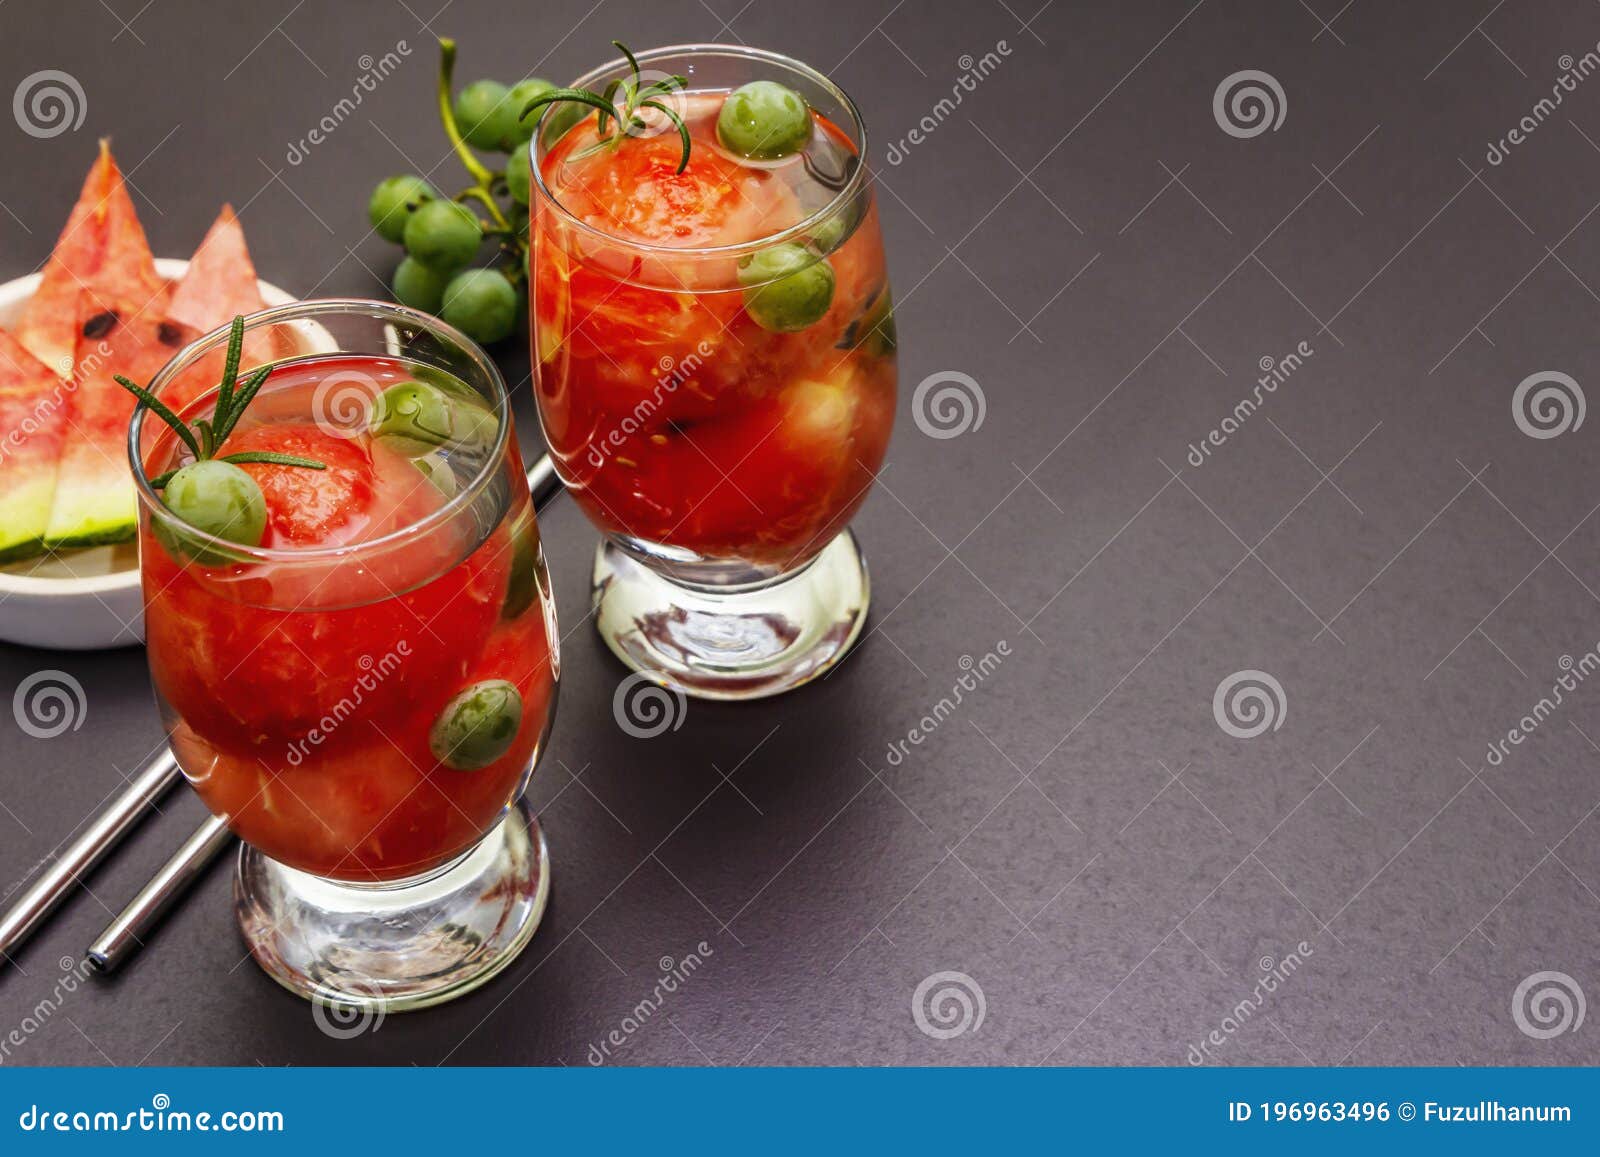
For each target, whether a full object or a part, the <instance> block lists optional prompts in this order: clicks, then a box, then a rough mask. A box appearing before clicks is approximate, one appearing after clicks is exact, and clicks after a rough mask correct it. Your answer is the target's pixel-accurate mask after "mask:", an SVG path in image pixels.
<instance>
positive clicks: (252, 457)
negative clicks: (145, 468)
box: [114, 317, 328, 490]
mask: <svg viewBox="0 0 1600 1157" xmlns="http://www.w3.org/2000/svg"><path fill="white" fill-rule="evenodd" d="M243 353H244V318H243V317H236V318H234V319H233V328H232V329H231V330H230V331H229V333H228V354H227V358H226V360H225V361H224V362H223V367H222V383H221V385H220V386H218V388H217V405H216V409H215V410H214V411H213V412H212V415H211V417H210V418H200V419H198V420H197V421H196V422H195V423H194V424H193V425H192V426H191V425H189V424H188V423H186V422H184V420H183V419H182V418H180V417H178V415H177V414H175V413H173V412H172V410H171V408H170V407H168V406H167V404H166V403H165V402H163V401H162V400H161V399H160V398H158V397H156V396H155V395H154V394H152V393H151V392H150V391H149V390H148V389H146V388H145V387H144V386H141V385H140V384H139V383H138V382H135V381H132V380H130V379H128V378H125V377H123V376H122V375H121V374H116V375H114V376H115V378H116V381H117V384H118V385H119V386H121V387H122V388H123V389H125V390H127V391H128V392H129V393H130V394H132V395H133V396H134V397H136V398H138V399H139V402H140V404H141V405H143V406H146V407H148V408H149V409H150V410H152V411H154V413H155V415H156V417H158V418H160V419H161V420H162V421H163V422H165V423H166V424H167V425H168V426H170V427H171V428H172V432H173V433H174V434H176V435H177V436H178V438H179V439H180V440H181V441H182V442H183V444H184V445H185V446H187V447H188V448H189V452H190V453H191V454H193V455H194V457H195V461H197V462H204V461H206V460H207V459H213V458H214V459H216V460H217V461H219V462H233V463H250V462H260V463H266V464H269V465H273V466H303V467H305V468H306V469H307V470H326V469H327V468H328V464H327V463H326V462H318V461H317V460H316V459H315V458H302V457H300V456H299V455H297V454H279V453H277V452H276V451H273V450H241V451H240V452H238V453H237V454H222V455H218V454H217V450H218V449H220V448H221V446H222V444H223V442H224V441H226V440H227V437H228V435H229V434H231V433H233V428H234V427H235V426H236V425H238V424H239V419H240V418H241V417H243V416H244V411H245V407H246V406H248V405H249V404H250V403H251V402H252V401H253V400H254V399H255V396H256V393H257V392H258V391H259V390H260V389H261V386H262V383H264V382H265V381H266V380H267V375H269V374H270V373H272V367H271V366H262V367H261V368H260V369H258V370H256V371H255V373H253V374H251V375H250V376H249V377H248V378H247V379H245V382H244V384H243V385H240V384H239V359H240V358H241V357H242V356H243ZM177 472H178V471H177V470H168V471H167V472H166V473H164V474H158V475H156V477H154V478H152V479H150V487H151V489H153V490H160V489H161V488H162V487H164V486H165V485H166V484H167V483H168V482H170V481H172V476H173V475H174V474H176V473H177Z"/></svg>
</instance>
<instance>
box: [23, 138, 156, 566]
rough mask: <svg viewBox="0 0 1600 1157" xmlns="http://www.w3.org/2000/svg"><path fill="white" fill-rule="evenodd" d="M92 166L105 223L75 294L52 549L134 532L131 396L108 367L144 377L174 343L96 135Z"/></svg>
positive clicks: (128, 206)
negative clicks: (99, 179)
mask: <svg viewBox="0 0 1600 1157" xmlns="http://www.w3.org/2000/svg"><path fill="white" fill-rule="evenodd" d="M96 169H103V170H105V171H106V175H105V177H104V181H103V193H102V195H101V197H100V200H99V201H98V202H97V203H96V204H95V205H94V206H93V208H92V209H91V210H90V214H89V218H88V220H89V221H91V222H93V223H96V224H98V225H99V227H101V228H103V230H104V236H103V248H102V250H101V253H100V261H99V265H98V267H97V268H96V269H95V270H94V271H93V273H92V275H91V276H89V277H88V278H86V279H84V280H83V282H82V283H81V284H80V286H79V292H78V296H77V311H76V315H75V319H76V321H75V330H76V333H75V346H74V348H75V353H74V367H75V368H74V373H73V383H72V406H71V408H70V411H69V413H68V414H67V435H66V444H65V446H64V447H63V449H62V453H61V458H60V462H59V464H58V467H57V472H56V488H55V497H54V500H53V502H52V505H51V510H50V521H49V523H48V525H47V526H46V527H45V532H44V544H45V546H46V547H49V548H52V549H54V548H58V547H73V546H92V545H95V544H96V543H103V542H121V541H124V540H126V539H129V538H132V537H133V531H134V525H135V521H136V514H137V507H136V503H135V497H134V489H133V479H132V477H131V476H130V474H129V472H128V458H127V449H126V446H125V440H126V438H127V432H128V421H129V419H130V418H131V417H132V415H133V407H134V400H133V397H132V396H131V395H129V394H128V393H127V392H126V391H125V390H123V388H122V387H121V386H119V385H117V383H116V381H115V380H114V378H113V375H114V374H119V373H120V374H124V375H126V376H128V377H130V378H132V379H133V380H134V381H138V382H147V381H149V380H150V378H151V377H152V376H154V374H155V372H156V371H157V370H158V369H160V368H161V366H162V365H164V364H165V363H166V361H167V359H168V358H170V357H171V356H172V352H173V351H172V347H171V346H169V345H167V344H166V343H165V342H163V341H162V325H163V321H164V319H165V317H166V309H167V301H168V298H169V297H170V290H169V287H168V286H167V284H166V283H165V282H163V281H162V280H161V277H160V276H159V275H158V274H157V273H156V265H155V258H154V257H153V256H152V255H151V253H150V245H149V242H147V241H146V240H145V235H144V229H143V227H142V226H140V224H139V217H138V214H137V213H136V212H135V210H134V207H133V200H132V198H130V197H129V196H128V189H127V185H126V184H125V183H124V181H123V179H122V173H121V171H120V170H118V169H117V166H116V162H115V161H114V160H112V159H111V152H110V149H109V148H108V147H107V146H106V144H105V143H104V142H102V143H101V152H100V159H99V160H98V161H97V162H96ZM92 176H93V174H91V177H92ZM80 208H81V205H80ZM73 213H74V216H76V215H77V213H78V209H74V210H73ZM68 228H69V230H70V228H71V225H70V223H69V226H68ZM72 240H73V242H74V243H75V242H76V238H73V239H72ZM53 260H54V258H52V261H53ZM54 312H55V309H54V307H53V308H52V314H54ZM54 332H55V327H54V325H52V333H54Z"/></svg>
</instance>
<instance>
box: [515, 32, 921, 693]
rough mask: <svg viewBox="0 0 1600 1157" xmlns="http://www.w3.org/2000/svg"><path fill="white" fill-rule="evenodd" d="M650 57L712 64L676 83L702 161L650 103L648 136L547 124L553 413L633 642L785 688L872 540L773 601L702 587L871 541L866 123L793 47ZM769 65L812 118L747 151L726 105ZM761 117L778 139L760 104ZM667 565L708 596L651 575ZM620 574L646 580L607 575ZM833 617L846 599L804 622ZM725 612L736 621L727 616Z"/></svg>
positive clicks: (880, 342) (882, 437) (880, 328)
mask: <svg viewBox="0 0 1600 1157" xmlns="http://www.w3.org/2000/svg"><path fill="white" fill-rule="evenodd" d="M639 60H640V61H641V62H642V63H645V64H647V65H649V66H650V68H651V69H652V70H665V71H670V72H681V73H693V74H694V77H695V80H694V84H695V87H693V88H690V89H689V90H688V91H674V92H672V93H671V94H670V96H669V97H668V98H666V99H667V100H668V101H669V102H670V105H671V106H672V107H673V109H674V111H675V112H676V113H677V114H678V116H679V118H680V119H681V121H682V123H683V126H684V130H685V133H686V135H687V138H688V144H687V157H686V159H685V149H686V146H685V143H684V141H683V140H682V139H681V138H680V136H679V134H678V132H676V131H675V125H674V124H672V123H670V122H669V120H668V119H667V118H666V117H664V116H662V115H660V114H659V113H655V112H652V111H650V110H641V112H640V115H639V119H638V121H637V122H636V123H635V125H634V130H633V131H634V134H635V135H628V134H620V133H616V132H615V131H614V128H613V129H612V131H611V135H610V137H609V138H608V137H607V135H606V129H605V128H603V127H602V126H601V125H600V123H599V122H600V120H601V116H600V114H598V113H593V112H591V113H589V114H588V115H587V116H585V117H584V119H582V120H580V121H579V122H578V123H577V124H576V125H574V126H573V127H571V128H570V129H567V130H566V131H564V132H562V133H560V134H559V135H557V134H556V133H555V132H554V131H551V130H549V129H548V128H547V129H546V130H545V131H543V132H542V133H541V136H540V138H539V140H538V142H537V145H538V147H537V148H536V150H535V153H534V162H535V165H536V171H535V175H534V181H535V184H536V186H537V189H538V195H537V196H536V198H535V203H534V206H533V223H532V243H533V244H532V293H531V309H532V322H533V325H532V333H533V346H534V351H533V352H534V362H535V367H536V381H537V387H538V402H539V413H540V418H541V420H542V423H543V426H544V431H545V435H546V438H547V440H548V442H549V444H550V446H551V450H552V453H553V454H554V456H555V458H556V461H557V463H558V466H559V468H560V471H561V474H562V478H563V480H564V481H565V482H566V484H567V487H568V489H569V491H570V492H571V493H572V495H573V496H574V498H575V499H576V500H577V501H578V503H579V504H580V505H581V506H582V507H583V509H584V511H585V513H587V514H588V516H589V517H590V519H591V520H592V521H593V522H594V523H595V524H596V525H597V526H598V527H599V528H600V529H601V530H602V531H603V532H604V533H605V534H606V536H607V538H608V544H609V545H608V547H607V548H606V550H605V551H604V552H603V553H602V557H601V560H600V563H599V564H598V566H597V575H596V579H597V595H598V597H599V598H600V600H601V615H600V625H601V630H602V633H603V634H604V635H605V636H606V638H607V641H608V642H609V643H610V644H611V645H612V647H613V649H614V650H616V651H617V652H618V653H619V654H620V655H621V656H622V657H623V658H624V659H625V660H626V661H628V662H629V663H631V664H632V665H634V666H636V667H639V668H640V669H643V670H647V671H649V672H650V673H651V674H652V675H654V676H656V677H659V678H662V679H663V680H664V681H666V682H670V683H675V684H677V685H678V686H680V687H682V688H683V689H685V690H688V691H692V692H697V693H702V694H715V695H723V696H727V697H738V696H743V695H747V694H765V693H771V692H772V691H776V690H781V689H783V688H784V687H788V686H793V685H794V684H795V683H797V682H800V681H803V680H804V679H805V678H809V677H811V676H812V675H814V674H816V673H817V672H818V671H820V670H821V669H822V668H823V667H825V666H826V665H827V663H828V662H831V661H832V660H833V658H835V657H837V655H838V654H840V653H842V651H843V648H844V646H845V645H847V643H848V641H849V639H851V638H853V637H854V634H855V631H856V630H858V629H859V626H860V622H861V620H862V618H863V617H864V614H865V603H866V587H865V576H864V572H861V568H860V562H859V558H858V557H856V558H853V559H843V558H841V559H839V560H837V562H838V564H839V565H838V566H837V567H836V568H835V570H834V573H833V575H832V578H831V579H830V580H829V583H830V584H831V586H830V589H829V590H828V591H827V592H822V593H821V595H820V596H818V597H811V598H810V599H809V602H808V600H807V599H806V598H802V599H800V600H799V601H798V602H796V600H795V598H794V595H795V591H793V590H791V592H790V594H789V595H788V596H782V597H778V596H773V597H769V599H768V600H767V602H768V604H769V605H768V606H767V608H766V610H765V611H763V609H762V608H760V607H758V606H756V605H755V604H751V605H750V606H740V607H738V608H734V607H732V606H731V605H730V604H727V603H721V604H717V605H716V606H706V605H702V604H701V603H700V602H699V601H697V600H699V599H701V598H703V597H710V598H715V597H717V594H718V593H719V592H721V593H723V594H725V595H726V594H731V593H733V592H745V593H748V592H750V591H753V590H755V589H756V588H759V587H762V586H770V587H774V588H776V587H778V586H781V585H783V584H784V582H785V581H786V580H792V579H795V578H796V577H797V576H799V575H800V574H801V572H803V571H804V570H805V569H806V568H807V567H808V566H809V565H810V564H811V563H812V562H813V561H814V560H816V559H817V558H818V556H819V555H821V554H823V552H824V551H826V550H827V549H828V548H829V547H830V545H832V544H835V543H838V544H839V551H840V552H841V553H844V552H847V553H851V554H853V552H854V546H853V544H852V543H851V542H850V540H849V538H848V536H842V532H843V531H844V530H845V528H846V526H847V524H848V523H849V521H850V519H851V518H852V516H853V515H854V514H855V512H856V510H857V509H858V508H859V506H860V505H861V503H862V501H863V500H864V499H865V497H866V495H867V493H868V491H869V489H870V487H871V484H872V481H873V479H874V477H875V475H876V473H877V471H878V469H879V467H880V466H881V465H882V463H883V458H884V453H885V450H886V449H887V446H888V441H889V433H890V428H891V426H892V424H893V417H894V402H895V376H896V375H895V334H894V323H893V312H892V306H891V301H890V289H889V282H888V276H887V272H886V268H885V262H884V254H883V244H882V238H881V234H880V229H879V222H878V210H877V207H876V204H875V201H874V199H873V195H872V190H871V186H870V184H869V183H868V182H867V180H866V175H865V169H864V166H863V160H862V154H861V148H862V145H863V143H864V141H863V136H862V131H861V128H860V124H859V120H858V119H857V118H856V117H855V113H854V108H853V106H851V105H850V104H849V101H848V98H845V97H844V95H843V94H842V93H840V92H839V91H838V90H837V89H836V88H834V87H833V86H832V85H831V84H829V83H828V82H827V81H826V80H824V79H823V78H821V77H819V76H817V75H816V74H815V73H812V72H811V71H810V70H808V69H805V68H804V66H801V65H798V64H796V63H794V62H792V61H787V60H786V59H785V58H782V57H776V56H773V55H771V54H765V53H757V52H754V51H753V50H739V49H710V50H674V49H665V50H661V51H660V52H657V53H646V54H643V55H642V56H640V57H639ZM626 71H627V70H626V68H623V69H622V73H623V74H625V73H626ZM615 73H616V67H615V66H609V67H608V69H602V70H598V71H597V72H596V73H594V74H591V77H590V78H586V80H585V81H580V82H578V83H579V85H584V84H585V83H588V84H590V85H591V86H594V87H598V86H600V85H602V84H604V83H605V81H606V79H607V78H608V77H609V76H611V75H613V74H615ZM652 75H660V73H659V72H655V71H652V72H649V73H647V74H646V75H645V77H644V80H646V81H648V78H649V77H650V76H652ZM752 76H762V77H769V76H770V77H777V78H779V79H781V80H782V81H783V84H784V87H783V89H782V92H783V93H786V94H788V97H789V98H791V99H790V103H791V104H792V105H793V106H794V107H795V109H796V112H795V115H796V116H797V117H799V118H802V119H800V120H799V121H798V122H790V124H791V127H786V128H785V130H784V131H785V132H787V133H789V135H790V136H791V137H792V138H793V140H792V142H791V145H790V147H788V148H787V150H786V151H785V150H784V149H771V148H764V147H762V146H763V145H764V143H765V142H766V139H767V137H770V136H771V133H767V134H766V136H761V135H757V136H756V137H755V138H754V140H753V141H751V142H750V143H748V144H744V148H745V151H740V148H739V147H737V146H740V145H741V144H743V143H744V141H746V140H749V137H748V136H747V137H746V138H738V134H737V131H735V132H734V133H733V134H731V135H732V136H733V137H734V138H738V139H730V131H729V127H728V126H729V124H730V122H731V120H732V118H731V117H730V115H729V114H730V104H731V103H732V102H736V101H738V100H741V99H743V94H745V93H746V92H748V91H759V90H760V89H761V87H762V86H763V85H765V86H767V87H768V88H771V89H777V88H778V87H779V86H778V85H777V83H776V82H775V81H772V80H763V81H760V82H758V83H755V84H751V83H749V78H750V77H752ZM741 82H745V83H743V84H741ZM790 86H792V87H790ZM759 111H760V110H757V112H758V114H759ZM780 111H781V110H780ZM569 119H570V118H569ZM551 123H552V118H550V117H546V125H550V124H551ZM751 123H753V124H754V125H755V130H756V132H757V133H758V134H759V133H760V131H761V130H762V127H763V126H762V124H761V122H760V117H759V115H757V116H756V117H755V118H754V119H753V121H752V122H751ZM611 124H612V125H613V126H614V124H615V121H614V120H613V121H612V122H611ZM747 127H748V126H747ZM736 129H737V126H736ZM547 138H553V139H547ZM752 153H754V154H755V155H752ZM769 153H776V154H777V155H770V156H769V155H767V154H769ZM852 566H853V567H854V569H855V571H856V572H858V573H857V577H856V578H855V579H854V580H852V579H851V578H850V576H849V574H848V572H849V570H850V569H851V567H852ZM658 582H665V583H668V584H677V585H678V586H680V587H682V588H687V589H688V590H690V591H693V592H695V593H694V594H692V595H685V594H684V593H683V591H681V590H679V591H674V590H672V589H671V586H670V585H669V586H667V587H661V586H659V585H656V586H655V589H653V590H651V591H650V592H649V593H648V594H646V593H645V592H644V590H643V589H642V585H643V584H652V583H658ZM622 586H631V587H632V588H633V589H632V592H631V596H632V597H630V598H627V599H622V598H620V597H619V596H618V595H616V594H613V593H612V592H614V591H617V590H618V588H619V587H622ZM816 594H817V593H816V592H813V595H816ZM608 598H609V599H610V600H611V603H612V604H614V605H610V606H608V605H607V601H606V600H607V599H608ZM784 598H787V599H788V601H789V602H790V603H791V605H790V606H788V607H787V608H785V607H781V606H777V605H776V604H777V603H779V602H782V601H783V600H784ZM819 598H820V604H826V605H820V604H819ZM624 603H625V604H626V605H625V606H624V605H623V604H624ZM802 604H804V605H802ZM764 613H765V614H766V615H767V617H768V618H769V619H774V620H775V619H781V620H783V621H782V623H776V622H775V621H774V622H773V623H772V624H770V630H769V632H768V633H769V635H770V636H771V637H770V638H769V639H767V640H765V641H762V640H757V639H753V638H751V637H750V636H749V632H748V630H746V629H745V627H746V626H748V624H749V622H750V621H751V620H752V618H755V617H760V616H761V615H762V614H764ZM816 613H821V614H824V615H827V616H830V617H829V618H828V619H827V621H825V622H807V621H800V620H802V619H804V618H808V617H809V618H815V615H816ZM730 614H731V615H733V616H735V618H736V619H737V620H738V622H728V621H724V622H722V623H720V624H712V623H711V622H710V618H715V617H717V616H719V615H723V616H726V615H730ZM691 623H699V624H700V627H701V628H703V629H696V628H694V627H691V626H689V624H691ZM673 624H676V626H674V625H673ZM740 624H744V626H741V625H740ZM730 635H735V636H739V639H738V641H737V642H736V644H735V645H733V646H729V645H728V642H729V639H728V636H730ZM667 636H670V637H667ZM784 640H787V641H784ZM819 644H820V645H821V646H822V648H823V650H824V651H825V652H826V653H825V654H818V653H816V652H815V650H814V648H815V647H816V646H817V645H819Z"/></svg>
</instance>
